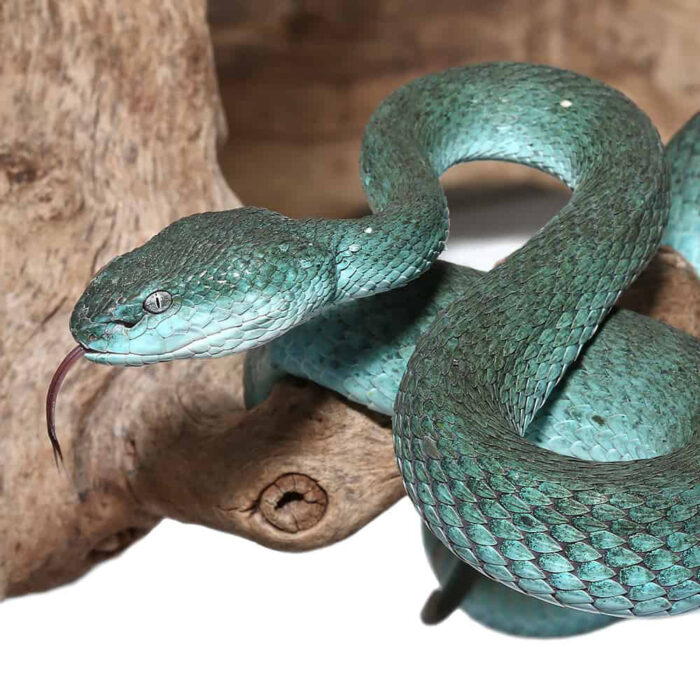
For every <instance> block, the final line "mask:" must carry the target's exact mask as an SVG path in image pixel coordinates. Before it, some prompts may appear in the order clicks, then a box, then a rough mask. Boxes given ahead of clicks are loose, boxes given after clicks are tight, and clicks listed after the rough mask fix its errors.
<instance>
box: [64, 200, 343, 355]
mask: <svg viewBox="0 0 700 700" xmlns="http://www.w3.org/2000/svg"><path fill="white" fill-rule="evenodd" d="M335 294H336V269H335V259H334V256H333V255H332V253H331V251H330V249H329V248H328V246H327V245H326V244H324V243H320V242H318V241H315V240H313V237H310V236H308V235H306V236H304V235H302V234H301V233H300V232H299V224H298V223H297V222H295V221H294V220H292V219H289V218H287V217H284V216H282V215H281V214H276V213H274V212H271V211H268V210H265V209H256V208H251V207H245V208H241V209H235V210H232V211H226V212H209V213H204V214H195V215H194V216H189V217H186V218H184V219H180V220H178V221H175V222H174V223H172V224H170V225H169V226H168V227H167V228H165V229H163V230H162V231H161V232H160V233H159V234H158V235H156V236H154V237H153V238H152V239H151V240H150V241H148V242H147V243H146V244H144V245H143V246H141V247H140V248H136V249H135V250H132V251H131V252H129V253H126V254H124V255H120V256H118V257H116V258H114V259H113V260H112V261H111V262H110V263H109V264H107V265H106V266H105V267H104V268H103V269H102V270H101V271H100V272H99V273H98V274H97V275H96V277H95V278H94V279H93V280H92V281H91V282H90V284H89V285H88V287H87V289H86V290H85V292H84V293H83V295H82V296H81V297H80V299H79V301H78V303H77V304H76V306H75V309H74V310H73V314H72V316H71V322H70V327H71V332H72V334H73V336H74V337H75V339H76V340H77V341H78V343H79V344H80V345H81V346H82V347H83V348H85V350H86V354H85V356H86V357H87V358H88V359H90V360H93V361H95V362H100V363H103V364H114V365H142V364H147V363H152V362H160V361H164V360H173V359H180V358H190V357H218V356H223V355H228V354H232V353H235V352H241V351H244V350H248V349H250V348H254V347H257V346H260V345H264V344H265V343H267V342H269V341H270V340H272V339H274V338H276V337H278V336H280V335H282V334H283V333H284V332H286V331H287V330H289V329H290V328H292V327H293V326H295V325H297V324H299V323H301V322H303V321H306V320H307V319H308V318H310V317H312V316H313V315H315V314H316V313H317V311H319V310H320V309H321V308H322V307H323V306H324V305H326V304H327V303H329V302H331V301H332V300H333V298H334V296H335Z"/></svg>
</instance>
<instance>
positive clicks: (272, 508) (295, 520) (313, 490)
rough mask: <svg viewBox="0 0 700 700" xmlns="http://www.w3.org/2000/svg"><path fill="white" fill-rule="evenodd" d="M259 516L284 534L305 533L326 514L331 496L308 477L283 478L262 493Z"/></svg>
mask: <svg viewBox="0 0 700 700" xmlns="http://www.w3.org/2000/svg"><path fill="white" fill-rule="evenodd" d="M259 503H260V505H259V510H260V514H261V515H262V516H263V518H265V520H267V522H268V523H270V525H272V526H273V527H275V528H277V529H278V530H283V531H284V532H292V533H296V532H303V531H304V530H308V529H310V528H312V527H313V526H314V525H316V524H317V523H318V522H319V521H320V520H321V518H323V516H324V515H325V513H326V509H327V507H328V495H327V494H326V492H325V491H324V490H323V489H322V488H321V486H320V485H319V483H318V482H317V481H316V480H315V479H312V478H311V477H309V476H306V474H284V475H282V476H280V477H278V478H277V479H275V481H273V482H272V483H271V484H269V485H268V486H266V487H265V489H263V491H262V493H261V494H260V500H259Z"/></svg>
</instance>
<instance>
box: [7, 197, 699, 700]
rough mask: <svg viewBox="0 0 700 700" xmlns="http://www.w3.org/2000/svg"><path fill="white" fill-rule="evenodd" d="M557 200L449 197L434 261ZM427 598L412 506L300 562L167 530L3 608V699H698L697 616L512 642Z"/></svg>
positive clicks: (525, 225) (508, 234)
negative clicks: (459, 201)
mask: <svg viewBox="0 0 700 700" xmlns="http://www.w3.org/2000/svg"><path fill="white" fill-rule="evenodd" d="M562 201H563V199H562V197H561V196H560V195H548V196H544V197H539V198H537V200H536V201H535V200H534V199H533V197H532V194H531V193H530V194H528V195H526V194H522V195H517V196H515V197H514V198H512V199H511V201H510V202H509V203H508V205H507V206H504V205H501V206H499V208H498V209H494V207H493V206H485V205H479V204H478V202H477V203H474V202H472V203H470V205H469V207H468V211H467V209H466V208H464V207H462V208H457V207H456V206H455V205H454V204H453V235H452V239H451V240H453V243H452V245H450V247H449V249H448V255H447V256H446V257H449V258H451V259H453V260H457V261H461V262H464V263H469V264H471V265H472V266H474V267H480V268H482V269H487V268H489V267H491V265H492V264H493V263H494V262H495V261H496V260H497V259H498V258H500V257H502V256H503V255H505V254H507V253H508V252H510V250H512V249H513V248H514V247H515V246H517V245H518V244H519V243H520V242H521V241H522V240H523V239H524V237H525V234H527V233H530V232H532V231H533V230H535V229H536V228H537V227H538V226H539V225H540V224H541V223H543V222H544V221H545V220H546V219H547V218H548V216H549V215H551V214H552V213H553V212H554V211H556V210H557V208H558V207H559V206H560V205H561V203H562ZM460 234H461V235H460ZM494 235H496V236H497V238H498V240H497V241H496V243H495V244H494V241H493V238H494ZM465 236H466V237H467V238H468V240H464V241H463V240H461V239H462V238H464V237H465ZM434 587H435V581H434V578H433V576H432V573H431V572H430V569H429V567H428V564H427V562H426V560H425V556H424V554H423V549H422V545H421V541H420V530H419V524H418V517H417V515H416V514H415V512H414V511H413V509H412V507H411V505H410V504H409V503H408V501H407V500H406V499H404V500H402V501H401V502H400V503H399V504H398V505H397V506H395V507H394V508H392V509H391V510H390V511H389V512H387V513H386V514H384V515H382V516H381V517H380V518H378V519H377V520H376V521H374V522H373V523H370V525H368V526H367V527H366V528H365V529H364V530H362V531H361V532H359V533H358V534H356V535H355V536H353V537H352V538H350V539H349V540H347V541H345V542H341V543H339V544H337V545H334V546H333V547H330V548H328V549H325V550H320V551H317V552H311V553H306V554H283V553H280V552H274V551H270V550H266V549H263V548H262V547H260V546H258V545H255V544H253V543H251V542H247V541H245V540H241V539H237V538H234V537H231V536H229V535H225V534H222V533H219V532H214V531H210V530H206V529H204V528H199V527H193V526H187V525H182V524H179V523H175V522H172V521H167V522H164V523H162V524H161V525H159V526H158V527H157V528H156V529H155V530H154V531H153V532H152V533H151V534H149V535H148V536H147V537H146V538H145V539H144V540H142V541H141V542H139V543H137V544H136V545H135V546H133V547H132V548H130V549H129V550H127V552H126V553H125V554H124V555H123V556H121V557H119V558H118V559H115V560H113V561H110V562H108V563H106V564H104V565H102V566H99V567H98V568H97V569H95V570H94V571H93V572H92V573H90V574H89V575H88V576H86V577H85V578H83V579H81V580H80V581H78V582H77V583H76V584H73V585H71V586H66V587H63V588H61V589H58V590H55V591H52V592H50V593H44V594H40V595H32V596H26V597H23V598H19V599H14V600H9V601H6V602H4V603H3V604H2V605H0V698H3V699H4V698H7V699H8V700H15V699H23V698H44V697H46V698H64V697H65V698H72V699H73V700H81V699H82V698H137V699H140V698H149V699H151V698H153V699H155V698H200V697H202V698H219V697H225V698H276V697H280V698H284V699H285V700H292V699H293V698H305V699H309V698H346V697H348V698H349V697H360V698H383V697H401V698H413V697H421V696H424V697H426V698H430V699H431V700H433V699H434V698H439V697H444V698H445V700H447V699H448V698H449V699H450V700H452V699H453V698H466V697H476V698H478V697H480V698H490V699H493V700H496V699H499V698H506V697H510V696H512V697H513V698H517V699H518V700H526V699H527V698H538V699H545V698H554V697H566V698H567V700H568V699H571V698H573V699H576V698H584V697H585V698H589V697H591V696H594V697H598V698H607V697H617V698H625V699H627V698H635V700H637V699H639V698H651V697H657V696H660V697H662V698H668V697H671V696H673V695H674V694H679V695H680V694H681V693H683V695H684V696H686V697H693V696H696V695H697V690H696V689H697V672H696V667H697V665H698V661H697V658H698V651H697V649H698V646H697V644H696V639H697V634H698V632H699V631H700V626H699V625H700V618H698V617H697V616H695V615H686V616H681V617H679V618H676V619H663V620H649V621H633V622H623V623H620V624H618V625H613V626H612V627H611V628H609V629H606V630H602V631H600V632H595V633H592V634H589V635H584V636H581V637H576V638H569V639H561V640H549V641H542V640H532V639H519V638H516V637H507V636H504V635H501V634H499V633H496V632H493V631H491V630H488V629H486V628H484V627H481V626H479V625H478V624H477V623H474V622H472V621H471V620H470V619H468V618H467V617H466V616H465V615H463V614H462V613H457V614H455V615H453V616H452V617H451V618H450V619H449V620H447V621H446V622H445V623H443V624H442V625H439V626H437V627H432V628H431V627H425V626H423V625H422V624H421V622H420V620H419V617H418V614H419V611H420V609H421V607H422V605H423V602H424V600H425V598H426V597H427V595H428V594H429V593H430V591H431V590H433V588H434Z"/></svg>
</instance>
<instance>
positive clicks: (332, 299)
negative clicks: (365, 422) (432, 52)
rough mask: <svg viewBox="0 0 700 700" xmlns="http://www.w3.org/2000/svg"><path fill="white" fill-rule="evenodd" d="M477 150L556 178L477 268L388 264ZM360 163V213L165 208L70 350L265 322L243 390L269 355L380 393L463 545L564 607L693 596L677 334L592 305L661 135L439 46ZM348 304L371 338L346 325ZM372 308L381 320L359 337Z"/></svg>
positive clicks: (643, 198) (112, 278)
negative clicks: (541, 215) (489, 261)
mask: <svg viewBox="0 0 700 700" xmlns="http://www.w3.org/2000/svg"><path fill="white" fill-rule="evenodd" d="M478 159H501V160H510V161H514V162H518V163H522V164H525V165H529V166H532V167H535V168H538V169H540V170H543V171H545V172H547V173H550V174H553V175H555V176H557V177H558V178H560V179H561V180H563V181H564V182H565V183H566V184H567V185H569V186H570V187H571V189H572V190H573V196H572V198H571V200H570V202H569V203H568V204H567V205H566V206H565V207H564V208H563V209H562V210H561V212H560V213H559V214H558V215H557V216H555V217H554V218H553V219H552V220H551V221H550V222H548V224H547V225H546V226H545V227H544V228H543V229H542V230H541V231H540V232H539V233H538V234H537V235H536V236H535V237H534V238H533V239H532V240H530V241H529V242H528V243H527V244H526V245H525V246H524V247H523V248H522V249H520V250H519V251H517V252H516V253H515V254H513V255H512V256H511V257H510V258H509V259H508V260H507V261H506V262H505V263H504V264H502V265H500V266H499V267H497V268H496V269H494V270H493V271H491V272H489V273H487V274H481V273H476V272H474V271H468V270H466V269H462V270H458V269H453V268H446V267H444V266H437V267H433V269H431V270H430V272H428V273H427V274H426V275H424V276H423V277H421V278H420V279H418V280H417V281H416V282H413V283H412V284H411V285H409V286H408V287H406V289H405V290H396V288H398V287H402V286H403V285H405V284H407V283H408V282H410V281H412V280H414V279H416V278H418V277H419V276H420V275H423V273H425V272H426V271H427V270H428V269H429V268H431V265H432V264H433V262H434V260H435V258H436V257H437V255H438V254H439V253H440V251H441V250H442V248H443V245H444V240H445V238H446V236H447V230H448V213H447V205H446V200H445V196H444V193H443V191H442V188H441V186H440V183H439V179H438V178H439V175H440V174H441V173H442V172H443V171H444V170H446V169H447V168H449V167H450V166H451V165H453V164H455V163H459V162H463V161H468V160H478ZM362 180H363V185H364V187H365V191H366V193H367V196H368V199H369V201H370V204H371V206H372V209H373V211H374V213H373V214H372V215H370V216H367V217H364V218H362V219H355V220H328V219H306V220H293V219H289V218H287V217H283V216H281V215H279V214H275V213H273V212H268V211H266V210H260V209H254V208H243V209H239V210H234V211H232V212H218V213H206V214H199V215H195V216H192V217H188V218H186V219H182V220H180V221H177V222H175V223H174V224H171V225H170V226H169V227H167V228H166V229H164V230H163V231H162V232H161V233H160V234H159V235H158V236H156V237H154V238H153V239H152V240H151V241H149V242H148V243H146V244H145V245H144V246H142V247H141V248H138V249H136V250H135V251H132V252H131V253H127V254H126V255H123V256H120V257H119V258H116V259H115V260H114V261H112V262H111V263H110V264H109V265H108V266H107V267H106V268H105V269H104V270H103V271H102V272H100V273H99V274H98V275H97V277H96V278H95V279H94V280H93V281H92V282H91V283H90V285H89V286H88V288H87V290H86V291H85V293H84V294H83V296H82V297H81V299H80V300H79V302H78V304H77V305H76V308H75V310H74V313H73V316H72V319H71V330H72V332H73V335H74V337H75V338H76V339H77V340H78V342H79V343H80V345H82V346H83V347H84V348H86V351H87V352H86V357H87V358H88V359H91V360H93V361H96V362H103V363H107V364H119V365H140V364H144V363H148V362H158V361H163V360H170V359H178V358H189V357H216V356H221V355H225V354H229V353H232V352H239V351H242V350H249V349H254V348H258V347H261V346H264V345H266V344H268V343H271V341H274V343H272V345H271V346H270V349H269V351H268V354H267V355H261V354H260V353H257V359H255V357H254V359H253V361H251V362H250V363H249V368H250V381H249V391H250V392H251V393H252V394H255V392H256V382H255V378H256V372H257V373H258V374H263V375H264V371H262V370H260V368H261V367H262V368H263V370H264V368H265V367H267V368H270V367H275V366H276V367H278V368H279V369H285V370H289V371H296V372H297V373H299V374H302V375H305V376H310V378H312V379H314V380H316V381H319V382H320V383H325V384H326V385H328V386H331V387H332V388H341V390H343V391H344V393H346V394H347V395H349V396H351V397H352V398H355V399H359V400H363V398H362V397H363V393H364V396H365V400H364V401H363V402H364V403H367V404H368V405H370V406H372V407H374V408H379V410H384V412H387V413H392V415H393V432H394V440H395V449H396V455H397V460H398V464H399V468H400V470H401V472H402V475H403V478H404V483H405V485H406V489H407V492H408V495H409V497H410V498H411V500H412V501H413V503H414V505H415V506H416V507H417V509H418V510H419V512H420V513H421V515H422V517H423V519H424V522H425V523H426V525H427V527H428V528H429V529H430V531H431V532H432V533H433V535H434V536H435V537H437V538H438V540H439V541H440V542H442V543H443V545H444V546H445V547H447V548H448V550H449V551H450V552H451V553H452V554H453V555H454V556H456V557H458V558H459V559H461V560H462V561H464V562H466V563H467V564H468V565H470V566H471V567H473V568H474V569H475V570H477V571H479V572H481V573H482V574H484V575H485V576H487V577H489V578H491V579H493V580H494V581H497V582H500V583H502V584H505V585H506V586H508V587H510V588H513V589H515V590H517V591H520V592H522V593H525V594H527V595H529V596H534V597H536V598H538V599H540V600H543V601H546V602H548V603H556V604H558V605H562V606H567V607H569V608H574V609H576V610H580V611H586V612H599V613H604V614H606V615H613V616H620V617H622V616H648V615H655V614H667V613H668V614H675V613H681V612H684V611H687V610H692V609H694V608H696V607H698V606H699V605H700V576H699V575H698V569H699V567H700V543H699V542H698V540H699V535H700V517H699V516H698V505H700V481H699V479H698V474H699V471H698V470H699V468H700V451H699V446H700V439H699V438H700V421H699V420H698V416H699V415H700V377H699V375H698V360H699V359H700V346H699V344H698V342H697V341H696V340H694V339H692V338H690V337H688V336H685V335H684V334H682V333H679V332H676V331H674V330H672V329H669V328H667V327H665V326H663V325H662V324H659V323H655V322H653V321H650V320H648V319H643V318H642V317H639V316H637V315H635V314H632V313H624V312H616V313H615V314H613V315H612V316H610V317H609V318H608V319H607V321H605V323H604V324H603V321H604V319H605V317H606V316H607V314H608V312H609V311H610V309H611V308H612V306H613V304H614V302H615V300H616V299H617V297H618V295H619V294H620V292H621V291H622V290H623V289H625V288H626V286H628V285H629V284H630V282H631V281H632V280H633V279H634V278H635V276H636V275H637V274H638V273H639V271H640V270H641V269H642V268H643V267H644V265H645V264H646V263H647V261H648V260H649V258H650V256H651V255H652V254H653V252H654V251H655V249H656V247H657V246H658V244H659V241H660V239H661V235H662V232H663V230H664V226H665V224H666V220H667V216H668V206H669V185H668V178H667V172H666V168H665V165H664V157H663V148H662V146H661V143H660V141H659V138H658V135H657V133H656V131H655V129H654V128H653V126H652V125H651V123H650V122H649V120H648V119H647V118H646V116H645V115H643V114H642V113H641V112H640V111H639V110H638V109H637V108H636V107H635V106H634V105H633V104H632V103H631V102H629V101H628V100H627V99H626V98H624V97H623V96H622V95H621V94H620V93H618V92H616V91H615V90H613V89H611V88H609V87H607V86H605V85H603V84H601V83H598V82H596V81H593V80H590V79H587V78H584V77H582V76H579V75H576V74H573V73H570V72H567V71H562V70H558V69H553V68H548V67H542V66H529V65H524V64H508V63H506V64H484V65H481V66H474V67H468V68H462V69H452V70H449V71H445V72H443V73H440V74H436V75H433V76H428V77H426V78H422V79H419V80H417V81H414V82H413V83H410V84H409V85H407V86H404V87H403V88H400V89H399V90H398V91H396V92H395V93H393V94H392V95H391V96H389V97H388V98H387V99H386V100H385V101H384V102H383V103H382V104H381V105H380V107H379V108H378V109H377V111H376V112H375V114H374V115H373V117H372V119H371V121H370V123H369V125H368V128H367V130H366V133H365V139H364V144H363V152H362ZM390 290H396V291H390ZM381 292H388V293H387V294H379V293H381ZM375 294H379V296H377V297H372V299H366V300H365V299H363V298H364V297H370V296H372V295H375ZM402 294H403V295H406V294H408V295H409V296H410V295H413V296H412V299H413V301H412V302H410V303H407V302H405V301H401V299H402V297H401V296H400V295H402ZM421 297H422V298H421ZM403 298H404V299H405V298H406V297H403ZM392 303H393V304H394V305H395V306H396V305H399V306H401V305H404V306H405V307H406V308H413V309H421V308H422V310H423V315H422V316H421V317H420V318H421V319H422V320H421V322H418V323H416V322H415V318H414V320H413V321H406V322H405V325H404V327H403V330H404V331H405V335H404V336H401V331H402V329H401V327H400V324H399V327H397V326H396V323H395V321H396V318H398V317H399V316H400V314H397V315H396V318H394V317H392V316H390V315H386V314H387V311H388V313H391V305H392ZM421 304H422V306H421ZM371 311H374V312H376V315H375V316H372V313H370V312H371ZM353 314H355V317H354V318H355V322H354V326H353V327H354V328H356V329H358V333H357V335H356V338H358V339H359V340H357V342H358V343H359V346H358V347H359V350H358V352H357V353H355V354H353V353H351V352H349V351H348V350H347V348H346V349H345V350H343V349H342V348H341V349H340V351H339V352H336V354H335V355H333V354H332V353H330V354H329V353H326V352H325V351H324V350H323V349H322V346H323V343H324V342H325V341H323V338H326V339H328V338H331V342H332V339H333V338H334V337H336V336H335V335H334V334H335V332H336V331H337V330H338V323H339V322H338V319H343V318H344V319H345V321H343V323H345V322H347V319H348V318H350V323H351V324H352V323H353V321H352V318H353ZM382 314H384V315H382ZM361 316H364V318H365V320H366V322H364V323H362V322H361V318H360V317H361ZM402 318H403V317H402ZM372 319H375V322H376V324H377V326H376V327H375V335H376V336H379V338H380V342H379V344H377V343H376V342H375V341H376V338H372V334H371V333H370V336H364V338H365V339H364V340H362V338H363V335H362V333H361V332H359V330H360V329H363V330H366V329H367V328H368V324H369V325H370V331H372V328H371V324H372ZM334 323H335V324H336V325H333V324H334ZM301 324H306V325H301ZM601 324H603V327H602V328H601V331H600V332H599V333H598V335H597V336H596V339H595V342H592V343H590V344H588V345H587V347H586V350H585V352H584V353H583V354H582V350H583V348H584V346H586V344H587V343H588V341H589V340H590V339H591V338H593V336H594V334H595V333H596V330H597V329H598V328H599V327H600V326H601ZM383 326H388V327H391V328H393V329H394V331H397V333H398V335H396V334H394V335H392V337H391V338H390V339H386V338H383V336H382V327H383ZM423 331H425V332H423ZM284 334H286V335H284ZM295 343H296V344H295ZM317 343H318V344H317ZM382 343H384V345H382ZM387 345H388V346H391V347H394V348H398V352H399V354H400V357H399V358H398V359H396V358H394V359H395V360H396V361H395V362H394V363H393V366H392V368H391V371H389V372H388V373H387V372H384V371H383V370H381V369H380V365H378V364H377V361H378V359H377V358H379V357H380V356H381V355H382V352H383V350H382V348H384V349H385V348H386V346H387ZM358 347H356V348H355V349H358ZM378 348H379V349H378ZM363 354H364V357H363ZM251 357H253V356H251ZM275 357H276V358H277V359H276V360H275V359H274V358H275ZM280 357H286V360H284V361H281V360H280V359H279V358H280ZM313 357H315V358H316V359H315V360H314V359H312V358H313ZM323 357H326V358H328V357H330V358H335V359H331V361H330V362H326V361H325V360H324V359H323ZM319 358H321V359H319ZM338 358H341V359H344V360H348V358H349V359H350V361H349V364H343V362H340V361H339V359H338ZM574 364H576V368H575V371H573V372H569V373H568V374H567V370H568V369H569V368H571V367H572V365H574ZM295 368H296V369H295ZM299 368H301V369H299ZM259 370H260V371H259ZM382 372H383V373H382ZM565 375H566V377H565ZM368 377H370V379H368ZM339 378H340V379H339ZM562 378H565V380H564V382H563V383H560V380H562ZM399 380H400V381H399ZM557 385H558V386H557ZM358 387H359V388H358ZM363 387H370V389H363ZM259 388H260V387H259V383H258V389H259ZM262 393H264V387H263V390H262ZM394 397H395V401H393V400H394ZM253 398H255V396H253ZM392 403H393V406H392ZM543 406H544V407H545V408H544V409H543V411H540V413H539V414H538V411H539V409H541V408H542V407H543ZM557 411H560V413H557ZM536 415H537V419H536ZM561 415H569V417H570V419H571V418H573V417H574V416H575V420H573V419H572V420H570V422H569V428H570V433H571V439H570V440H568V443H567V440H566V439H560V438H561V436H560V437H558V438H556V439H555V438H553V437H552V435H553V433H551V431H550V432H548V426H551V425H553V424H554V423H557V421H558V418H559V417H560V416H561ZM589 419H590V422H589ZM537 421H540V422H539V423H538V422H537ZM548 421H549V423H548ZM576 421H577V422H576ZM598 428H600V430H598ZM624 433H629V439H628V440H626V441H623V443H620V442H619V441H616V440H614V439H612V438H611V437H610V435H612V434H617V435H619V434H624ZM606 435H607V437H606ZM535 442H537V443H538V444H535ZM545 448H549V449H545ZM612 460H624V461H612ZM603 619H604V618H603Z"/></svg>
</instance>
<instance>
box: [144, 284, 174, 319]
mask: <svg viewBox="0 0 700 700" xmlns="http://www.w3.org/2000/svg"><path fill="white" fill-rule="evenodd" d="M172 303H173V297H172V295H171V294H170V292H166V291H163V290H158V291H157V292H152V293H151V294H149V295H148V296H147V297H146V300H145V301H144V302H143V308H144V311H148V313H149V314H162V313H163V311H167V310H168V309H169V308H170V305H171V304H172Z"/></svg>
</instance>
